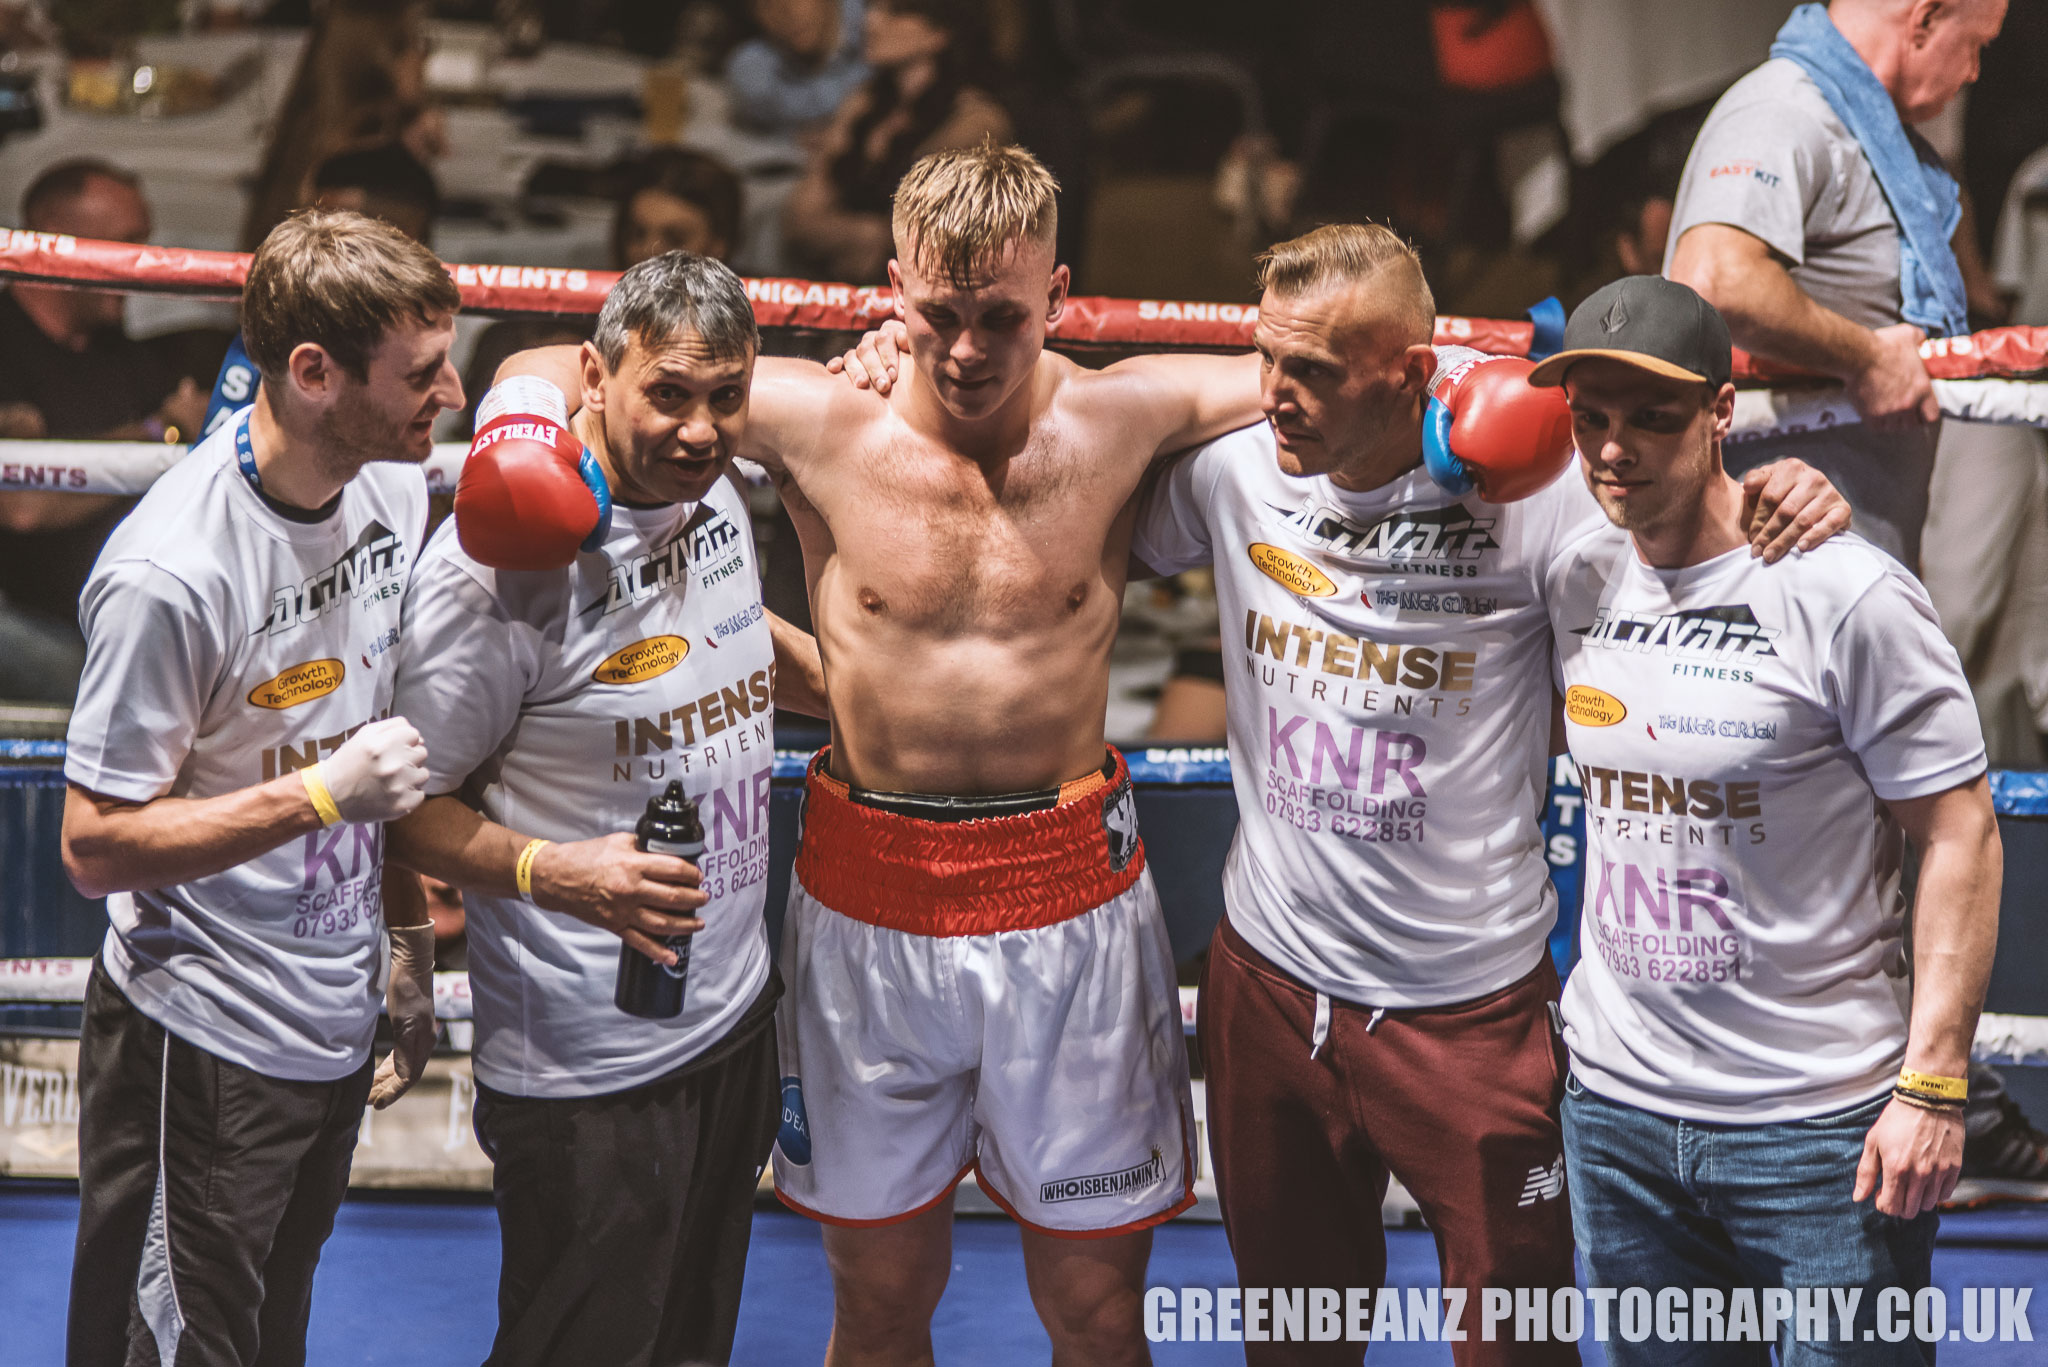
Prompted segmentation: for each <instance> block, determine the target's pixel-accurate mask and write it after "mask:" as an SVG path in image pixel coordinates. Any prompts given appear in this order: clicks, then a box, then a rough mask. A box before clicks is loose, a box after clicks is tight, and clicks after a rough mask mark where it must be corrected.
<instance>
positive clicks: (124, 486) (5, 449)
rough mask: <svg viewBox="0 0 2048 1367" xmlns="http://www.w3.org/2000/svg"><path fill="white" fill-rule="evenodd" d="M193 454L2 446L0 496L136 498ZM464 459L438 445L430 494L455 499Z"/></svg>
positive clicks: (113, 444)
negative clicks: (18, 491)
mask: <svg viewBox="0 0 2048 1367" xmlns="http://www.w3.org/2000/svg"><path fill="white" fill-rule="evenodd" d="M191 449H192V448H191V447H189V446H179V445H175V444H172V443H169V442H160V441H5V440H0V493H12V492H14V491H16V490H22V491H30V492H36V493H53V492H54V493H67V494H122V495H127V496H130V497H134V496H139V495H141V494H146V493H148V492H149V486H150V485H152V484H154V483H156V481H157V480H158V479H159V478H160V477H161V476H162V475H163V473H164V471H166V470H168V469H170V468H171V467H172V466H173V465H176V464H177V463H178V462H179V461H180V460H183V459H184V458H185V453H186V452H187V451H189V450H191ZM468 456H469V443H468V442H463V441H454V442H436V443H435V444H434V454H433V455H431V456H429V457H427V461H426V464H425V465H424V466H423V467H422V468H423V469H425V471H426V472H427V490H428V492H430V493H436V494H452V493H454V492H455V480H456V477H457V476H459V475H460V474H461V473H462V462H463V461H464V460H465V459H467V458H468Z"/></svg>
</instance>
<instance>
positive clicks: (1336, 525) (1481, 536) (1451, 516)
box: [1287, 504, 1500, 560]
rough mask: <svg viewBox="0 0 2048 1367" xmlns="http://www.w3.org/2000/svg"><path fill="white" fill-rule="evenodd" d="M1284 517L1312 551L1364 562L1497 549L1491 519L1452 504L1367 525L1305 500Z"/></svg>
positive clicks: (1473, 555) (1466, 555) (1471, 555)
mask: <svg viewBox="0 0 2048 1367" xmlns="http://www.w3.org/2000/svg"><path fill="white" fill-rule="evenodd" d="M1287 521H1288V524H1289V525H1290V526H1292V527H1295V528H1298V529H1299V530H1300V532H1301V534H1302V536H1303V537H1304V538H1306V539H1307V541H1308V543H1309V544H1310V545H1312V546H1314V547H1316V548H1317V549H1318V550H1325V551H1330V552H1332V553H1334V554H1337V555H1348V556H1356V557H1359V558H1362V559H1366V560H1477V559H1478V558H1479V553H1480V552H1481V551H1492V550H1499V549H1500V543H1499V542H1498V541H1495V540H1494V539H1493V519H1492V518H1490V517H1489V518H1475V517H1474V516H1472V514H1470V513H1469V512H1466V511H1465V509H1464V508H1462V507H1460V506H1458V505H1457V504H1452V505H1451V506H1450V507H1448V508H1432V509H1430V510H1428V511H1426V512H1419V513H1409V512H1401V513H1395V514H1393V515H1392V516H1390V517H1383V518H1381V519H1380V520H1379V521H1377V522H1375V523H1373V524H1371V525H1370V526H1362V525H1360V524H1359V523H1356V522H1353V521H1351V520H1350V519H1349V518H1347V517H1345V516H1343V515H1342V514H1341V513H1339V512H1337V511H1336V510H1335V509H1332V508H1327V507H1321V506H1318V505H1316V504H1308V505H1306V506H1304V507H1302V508H1301V509H1300V510H1299V511H1297V512H1296V513H1294V514H1293V515H1292V516H1291V517H1289V518H1288V519H1287Z"/></svg>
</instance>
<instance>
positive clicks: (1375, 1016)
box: [1308, 992, 1387, 1058]
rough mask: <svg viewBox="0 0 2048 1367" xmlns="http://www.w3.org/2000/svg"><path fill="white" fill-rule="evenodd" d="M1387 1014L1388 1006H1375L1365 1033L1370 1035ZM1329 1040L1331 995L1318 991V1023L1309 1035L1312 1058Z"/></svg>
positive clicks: (1309, 1048) (1309, 1049) (1368, 1019)
mask: <svg viewBox="0 0 2048 1367" xmlns="http://www.w3.org/2000/svg"><path fill="white" fill-rule="evenodd" d="M1386 1014H1387V1008H1386V1007H1384V1006H1375V1007H1374V1008H1373V1009H1372V1014H1371V1015H1370V1016H1367V1017H1366V1018H1365V1033H1366V1034H1368V1035H1370V1034H1371V1033H1372V1032H1373V1031H1374V1030H1376V1029H1378V1028H1379V1023H1380V1021H1381V1019H1382V1018H1384V1017H1385V1016H1386ZM1329 1042H1330V997H1329V994H1328V993H1326V992H1318V993H1316V1024H1315V1030H1314V1031H1313V1033H1311V1034H1310V1035H1309V1039H1308V1056H1309V1057H1310V1058H1314V1057H1315V1056H1316V1055H1317V1054H1320V1053H1322V1052H1323V1046H1324V1045H1325V1044H1328V1043H1329Z"/></svg>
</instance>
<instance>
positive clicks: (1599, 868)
mask: <svg viewBox="0 0 2048 1367" xmlns="http://www.w3.org/2000/svg"><path fill="white" fill-rule="evenodd" d="M1550 611H1551V617H1552V620H1553V621H1554V622H1555V623H1556V627H1557V641H1558V667H1559V673H1560V678H1561V682H1562V686H1563V687H1565V688H1566V690H1567V692H1566V697H1565V715H1566V726H1567V729H1568V731H1569V732H1570V737H1571V750H1572V757H1573V759H1574V760H1575V761H1576V762H1577V764H1578V766H1579V775H1580V779H1581V782H1582V783H1583V785H1584V787H1585V794H1586V841H1587V852H1586V869H1585V910H1584V914H1583V916H1582V918H1581V922H1580V926H1581V928H1580V932H1579V935H1580V945H1581V956H1580V960H1579V964H1578V967H1577V968H1576V969H1574V970H1573V972H1572V976H1571V981H1570V983H1569V984H1568V985H1567V986H1566V988H1565V996H1564V1017H1565V1042H1566V1043H1567V1044H1568V1045H1569V1046H1570V1048H1571V1051H1572V1066H1573V1068H1574V1069H1575V1070H1576V1071H1577V1072H1578V1074H1579V1076H1580V1077H1581V1078H1582V1079H1583V1080H1584V1082H1585V1084H1586V1085H1587V1086H1588V1087H1590V1088H1592V1089H1593V1090H1594V1091H1596V1092H1598V1093H1600V1094H1601V1095H1603V1096H1607V1097H1611V1098H1613V1099H1615V1100H1617V1101H1621V1102H1625V1103H1627V1104H1629V1105H1633V1106H1640V1107H1642V1108H1644V1109H1646V1110H1651V1111H1656V1112H1659V1113H1662V1114H1667V1115H1678V1116H1686V1117H1691V1118H1695V1119H1701V1120H1718V1121H1730V1122H1735V1123H1739V1124H1769V1123H1775V1122H1778V1121H1786V1120H1798V1119H1803V1118H1806V1117H1809V1116H1816V1115H1822V1114H1825V1113H1827V1112H1830V1111H1837V1110H1841V1109H1843V1108H1845V1107H1848V1106H1853V1105H1856V1104H1858V1103H1860V1102H1864V1101H1868V1100H1870V1099H1871V1098H1872V1097H1873V1096H1877V1095H1879V1094H1881V1093H1882V1092H1884V1090H1885V1089H1886V1088H1887V1087H1888V1086H1890V1084H1891V1081H1892V1079H1893V1078H1894V1077H1895V1076H1896V1075H1897V1073H1898V1069H1899V1064H1900V1062H1901V1060H1902V1059H1903V1058H1904V1055H1905V1045H1906V1021H1907V998H1908V982H1907V977H1906V971H1907V963H1906V954H1905V941H1904V907H1903V902H1902V899H1901V897H1900V889H1899V857H1900V854H1901V851H1902V848H1903V842H1902V840H1901V837H1900V833H1899V829H1898V826H1897V824H1896V823H1895V822H1893V821H1892V820H1891V818H1890V817H1889V815H1888V814H1887V813H1886V812H1885V810H1884V808H1883V807H1882V805H1881V803H1882V802H1883V801H1886V800H1890V799H1895V798H1913V797H1925V796H1929V795H1931V794H1934V793H1938V792H1942V791H1943V790H1945V789H1948V788H1953V787H1955V786H1956V785H1957V784H1960V783H1965V782H1968V781H1969V780H1971V779H1973V778H1975V777H1976V776H1977V775H1979V774H1981V773H1983V772H1984V742H1983V738H1982V736H1981V734H1980V733H1979V731H1978V725H1977V712H1976V709H1975V707H1974V706H1973V704H1972V703H1971V701H1970V689H1969V685H1968V683H1967V682H1966V681H1965V679H1964V677H1963V669H1962V665H1961V664H1960V663H1959V662H1958V661H1957V659H1956V653H1955V650H1954V649H1953V648H1952V647H1951V646H1950V645H1949V643H1948V642H1947V641H1946V640H1945V639H1943V637H1942V634H1941V629H1940V626H1939V624H1938V623H1937V622H1936V620H1935V615H1934V608H1933V606H1932V605H1931V604H1930V603H1929V602H1928V600H1927V594H1926V591H1925V590H1923V589H1922V588H1921V587H1920V585H1919V583H1918V582H1917V581H1916V580H1914V578H1913V577H1912V576H1911V575H1909V574H1907V573H1906V571H1905V570H1903V569H1901V568H1900V567H1899V565H1898V563H1897V562H1896V561H1894V560H1892V559H1891V558H1890V557H1888V556H1886V555H1883V554H1881V553H1880V552H1878V551H1877V550H1876V549H1875V548H1874V547H1872V546H1871V545H1870V544H1869V543H1867V542H1865V541H1863V540H1862V539H1861V538H1860V537H1855V536H1838V537H1836V538H1834V539H1833V540H1832V541H1829V542H1828V543H1827V544H1826V545H1824V546H1822V547H1820V548H1819V549H1818V550H1815V551H1811V552H1809V553H1807V554H1804V555H1794V556H1791V557H1789V558H1788V559H1786V560H1784V561H1781V562H1780V563H1779V564H1777V565H1774V566H1767V565H1765V564H1764V563H1763V562H1762V561H1761V560H1756V559H1752V558H1751V556H1750V553H1749V550H1748V548H1747V547H1741V548H1738V549H1736V550H1733V551H1730V552H1728V553H1727V554H1726V555H1721V556H1717V557H1715V558H1714V559H1712V560H1709V561H1707V562H1706V563H1705V564H1702V565H1696V566H1693V567H1691V568H1689V569H1683V570H1655V569H1651V568H1649V567H1648V566H1646V565H1644V564H1643V563H1642V561H1641V560H1640V559H1639V558H1638V557H1637V555H1636V553H1635V548H1634V545H1633V543H1632V542H1631V541H1630V540H1629V537H1628V535H1627V533H1625V532H1622V531H1620V530H1618V529H1616V528H1613V527H1606V528H1603V529H1601V530H1600V531H1598V532H1596V533H1595V534H1594V535H1593V536H1591V537H1588V538H1587V539H1586V540H1584V541H1582V542H1580V543H1579V544H1578V545H1577V546H1576V547H1574V548H1573V549H1572V550H1571V552H1570V553H1569V554H1567V555H1566V556H1565V557H1564V559H1563V560H1562V561H1561V562H1560V563H1559V564H1558V566H1557V568H1556V569H1555V570H1554V571H1553V573H1552V575H1551V581H1550Z"/></svg>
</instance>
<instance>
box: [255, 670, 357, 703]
mask: <svg viewBox="0 0 2048 1367" xmlns="http://www.w3.org/2000/svg"><path fill="white" fill-rule="evenodd" d="M347 673H348V666H347V665H344V664H343V663H342V662H341V661H339V660H308V661H306V662H305V663H304V664H297V665H293V666H292V667H291V668H290V669H287V670H286V671H285V672H284V673H282V674H280V675H278V676H277V677H276V678H274V679H265V680H264V681H263V682H262V683H260V684H257V685H256V686H255V687H254V688H252V689H250V690H249V701H250V702H252V703H255V704H256V705H257V706H258V707H268V708H270V709H271V710H273V711H277V710H281V709H283V708H287V707H297V706H298V705H299V704H300V703H302V702H312V701H313V700H314V699H315V698H324V697H326V696H327V695H328V694H329V693H332V692H333V691H334V690H335V689H337V688H339V687H341V681H342V678H343V676H344V675H346V674H347Z"/></svg>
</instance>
